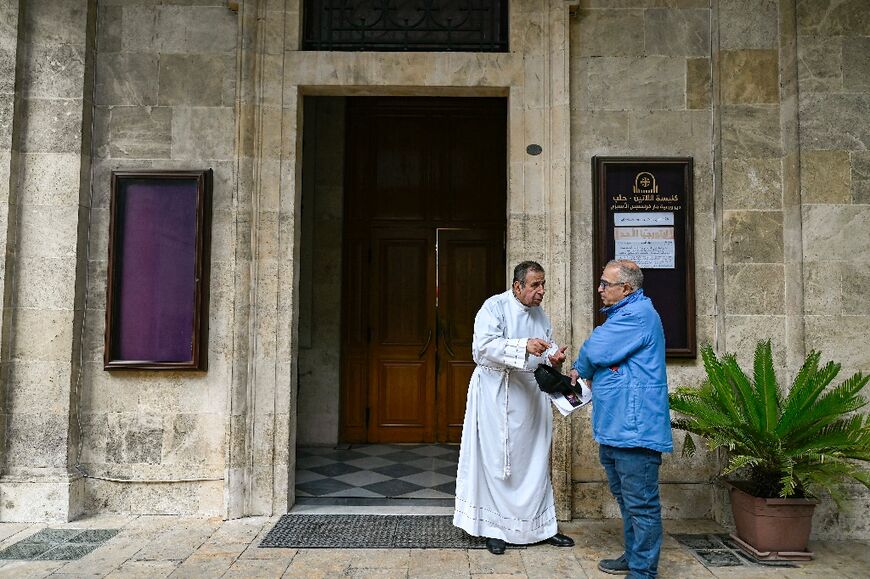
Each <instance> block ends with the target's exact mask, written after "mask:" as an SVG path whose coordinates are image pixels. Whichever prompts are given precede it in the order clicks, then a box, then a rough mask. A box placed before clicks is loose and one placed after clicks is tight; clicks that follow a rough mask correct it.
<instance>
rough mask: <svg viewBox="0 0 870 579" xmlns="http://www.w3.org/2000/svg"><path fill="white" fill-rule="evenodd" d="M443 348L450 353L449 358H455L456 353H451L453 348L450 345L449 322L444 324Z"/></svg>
mask: <svg viewBox="0 0 870 579" xmlns="http://www.w3.org/2000/svg"><path fill="white" fill-rule="evenodd" d="M444 348H445V349H446V350H447V353H448V354H450V357H451V358H455V357H456V354H454V353H453V348H451V347H450V323H449V322H448V323H446V324H444Z"/></svg>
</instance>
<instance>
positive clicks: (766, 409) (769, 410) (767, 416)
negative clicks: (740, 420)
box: [752, 340, 782, 432]
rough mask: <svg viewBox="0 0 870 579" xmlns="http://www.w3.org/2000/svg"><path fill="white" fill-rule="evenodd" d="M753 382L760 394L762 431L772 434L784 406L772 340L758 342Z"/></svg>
mask: <svg viewBox="0 0 870 579" xmlns="http://www.w3.org/2000/svg"><path fill="white" fill-rule="evenodd" d="M753 369H754V374H753V377H752V380H753V382H754V384H755V390H756V391H757V392H758V397H759V402H760V403H761V407H762V415H761V425H760V426H761V430H764V431H767V432H770V431H772V430H774V429H775V428H776V425H777V422H778V419H779V410H780V406H781V404H782V394H781V393H780V389H779V383H778V382H777V381H776V371H775V370H774V368H773V354H772V352H771V347H770V340H765V341H762V342H758V345H757V346H756V347H755V363H754V368H753Z"/></svg>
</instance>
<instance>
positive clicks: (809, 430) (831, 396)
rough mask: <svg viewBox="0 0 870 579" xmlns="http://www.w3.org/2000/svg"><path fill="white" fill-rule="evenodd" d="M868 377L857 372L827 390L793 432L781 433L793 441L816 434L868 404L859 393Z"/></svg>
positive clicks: (803, 416) (805, 413)
mask: <svg viewBox="0 0 870 579" xmlns="http://www.w3.org/2000/svg"><path fill="white" fill-rule="evenodd" d="M866 382H867V378H866V377H863V376H861V375H860V374H856V375H854V376H851V377H850V378H848V379H846V380H845V381H844V382H843V383H842V384H840V385H839V386H837V387H836V388H833V389H832V390H829V391H828V392H826V393H825V394H824V395H823V396H822V397H821V398H819V399H818V401H817V402H816V403H815V404H814V405H813V406H811V407H810V408H808V409H807V410H806V411H805V412H804V414H803V415H802V416H801V417H800V418H799V419H798V420H796V421H795V422H794V424H793V428H792V432H782V433H780V434H781V435H782V436H783V437H784V438H787V439H790V440H792V441H793V443H796V444H800V441H802V440H806V439H807V438H809V437H812V436H815V433H816V432H819V431H821V430H822V429H824V428H825V427H826V426H828V425H829V424H832V423H833V422H835V421H837V420H839V419H842V417H843V416H844V415H847V414H849V413H851V412H854V411H855V410H858V409H860V408H862V407H864V406H866V405H867V401H866V400H865V399H864V398H863V397H861V396H859V395H858V392H860V391H861V389H862V388H863V387H864V384H866Z"/></svg>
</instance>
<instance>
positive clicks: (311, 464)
mask: <svg viewBox="0 0 870 579" xmlns="http://www.w3.org/2000/svg"><path fill="white" fill-rule="evenodd" d="M458 461H459V446H458V445H447V444H368V445H358V446H357V445H354V446H351V447H350V448H328V447H313V446H309V447H300V448H298V449H297V452H296V496H297V497H300V498H308V497H310V498H319V499H328V498H336V499H338V498H359V499H399V498H401V499H445V500H448V499H449V500H452V499H453V495H454V492H455V490H456V465H457V462H458Z"/></svg>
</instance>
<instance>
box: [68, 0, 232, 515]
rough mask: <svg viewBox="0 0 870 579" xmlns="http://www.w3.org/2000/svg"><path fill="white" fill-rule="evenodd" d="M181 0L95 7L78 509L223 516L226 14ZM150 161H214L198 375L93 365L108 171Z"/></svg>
mask: <svg viewBox="0 0 870 579" xmlns="http://www.w3.org/2000/svg"><path fill="white" fill-rule="evenodd" d="M190 4H191V3H190V2H181V1H179V2H162V3H157V4H155V3H154V2H150V1H144V0H143V1H135V0H132V1H123V2H120V1H112V0H104V1H101V2H100V3H99V19H98V25H97V39H96V45H97V61H96V75H95V78H96V80H95V85H96V86H95V90H94V140H93V155H94V159H93V165H94V168H93V174H94V182H93V206H92V208H91V212H90V245H89V259H88V264H89V265H88V302H87V303H88V309H87V316H86V322H85V334H84V342H85V356H84V364H83V380H82V391H81V401H80V404H81V410H82V431H83V445H82V456H81V462H82V465H83V468H84V470H85V472H87V474H88V477H89V478H87V479H86V480H87V485H86V490H87V503H86V509H87V510H88V511H101V510H105V511H121V512H143V513H196V514H203V515H215V514H222V513H224V512H225V504H224V482H223V481H224V469H225V436H226V432H227V430H228V427H227V422H228V417H227V407H228V393H229V385H230V382H231V379H232V373H233V370H234V364H235V363H236V361H235V359H234V347H235V343H234V336H233V327H234V326H233V319H234V318H233V314H234V303H235V296H234V293H235V290H234V283H235V274H236V258H237V256H236V240H235V234H236V227H237V224H236V202H237V200H236V173H235V154H236V128H235V106H236V100H237V94H236V86H237V83H236V75H237V64H236V59H237V50H236V48H237V38H236V36H237V15H236V14H235V13H233V12H231V11H229V10H227V8H226V3H225V2H223V1H220V0H214V1H213V2H197V3H195V4H197V5H194V6H191V5H190ZM152 167H154V168H161V169H207V168H212V169H214V188H213V201H212V206H213V221H212V249H211V284H210V310H209V321H208V322H209V344H208V372H207V373H205V372H185V373H180V372H141V371H113V372H107V371H104V370H103V361H102V356H103V333H104V326H105V295H106V265H107V262H106V260H107V249H108V227H109V198H110V182H111V172H112V171H113V170H116V169H125V170H135V169H149V168H152ZM121 479H129V481H127V482H124V481H122V480H121ZM135 481H157V483H153V482H142V483H136V482H135ZM173 481H189V482H173ZM158 483H159V484H158Z"/></svg>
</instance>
